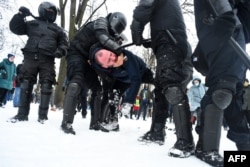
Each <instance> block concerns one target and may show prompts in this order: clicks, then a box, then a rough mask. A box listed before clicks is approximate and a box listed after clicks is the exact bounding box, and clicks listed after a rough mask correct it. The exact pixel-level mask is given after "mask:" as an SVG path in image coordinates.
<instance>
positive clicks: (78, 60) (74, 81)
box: [61, 12, 127, 134]
mask: <svg viewBox="0 0 250 167" xmlns="http://www.w3.org/2000/svg"><path fill="white" fill-rule="evenodd" d="M126 25H127V21H126V18H125V16H124V14H122V13H120V12H114V13H109V14H108V15H107V16H106V17H99V18H98V19H96V20H95V21H92V22H89V23H88V24H86V25H84V26H83V27H81V28H80V30H79V31H78V32H77V34H76V35H75V37H74V38H73V40H72V41H71V43H70V46H69V49H68V54H67V56H66V60H67V77H68V86H67V89H66V93H65V99H64V109H63V120H62V124H61V128H62V130H63V131H64V132H65V133H70V134H75V131H74V129H73V127H72V123H73V120H74V114H75V108H76V105H77V104H76V103H77V98H78V96H79V94H80V92H81V91H82V90H83V89H82V88H83V87H84V86H87V88H88V89H90V90H91V101H90V108H91V121H90V127H89V128H90V129H92V130H102V131H107V130H106V129H104V127H103V126H102V125H101V124H100V122H99V115H100V104H101V103H100V101H101V97H102V94H101V91H102V89H101V85H100V82H99V80H98V75H97V73H96V72H95V70H94V69H93V68H91V66H90V64H89V50H90V48H91V46H92V45H93V44H95V43H97V42H100V43H101V44H102V45H103V46H104V47H106V48H108V49H110V50H112V51H113V52H115V53H116V54H117V55H119V54H120V53H121V51H122V49H121V48H120V45H119V43H118V40H119V39H120V35H121V33H122V31H123V30H124V29H125V28H126ZM81 94H82V93H81Z"/></svg>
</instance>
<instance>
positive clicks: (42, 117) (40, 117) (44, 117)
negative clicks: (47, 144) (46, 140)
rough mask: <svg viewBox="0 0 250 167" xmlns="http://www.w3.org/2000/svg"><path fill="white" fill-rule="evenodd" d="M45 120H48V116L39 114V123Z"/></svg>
mask: <svg viewBox="0 0 250 167" xmlns="http://www.w3.org/2000/svg"><path fill="white" fill-rule="evenodd" d="M47 120H48V117H47V116H45V115H43V116H39V117H38V120H37V121H38V122H39V123H41V124H44V123H45V121H47Z"/></svg>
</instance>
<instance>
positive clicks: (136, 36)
mask: <svg viewBox="0 0 250 167" xmlns="http://www.w3.org/2000/svg"><path fill="white" fill-rule="evenodd" d="M130 29H131V33H132V41H133V43H134V44H135V45H136V46H139V45H141V44H142V42H143V38H142V32H143V29H144V27H143V26H142V25H141V24H140V22H138V21H136V20H133V21H132V24H131V26H130Z"/></svg>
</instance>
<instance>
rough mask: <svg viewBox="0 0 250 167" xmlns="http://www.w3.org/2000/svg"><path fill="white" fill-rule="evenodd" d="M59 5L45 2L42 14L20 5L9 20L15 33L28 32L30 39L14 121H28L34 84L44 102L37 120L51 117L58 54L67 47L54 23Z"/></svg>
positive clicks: (63, 53) (26, 46) (26, 49)
mask: <svg viewBox="0 0 250 167" xmlns="http://www.w3.org/2000/svg"><path fill="white" fill-rule="evenodd" d="M57 11H58V10H57V7H56V6H55V5H54V4H53V3H50V2H42V3H41V4H40V5H39V7H38V13H39V17H34V16H33V15H32V14H31V13H30V10H29V9H28V8H26V7H20V8H19V12H18V13H17V14H15V15H14V16H13V18H12V19H11V21H10V25H9V26H10V30H11V31H12V32H13V33H14V34H16V35H27V36H28V40H27V43H26V45H25V47H24V48H23V49H22V51H23V55H24V63H23V66H22V71H21V93H20V102H19V108H18V113H17V115H16V116H15V117H13V118H12V119H11V121H12V122H17V121H27V120H28V115H29V111H30V102H31V98H32V90H33V85H34V84H35V83H37V75H38V74H39V82H40V85H41V102H40V105H39V111H38V121H39V122H40V123H44V121H46V120H47V119H48V108H49V99H50V95H51V93H52V85H54V84H56V81H55V76H56V74H55V69H54V64H55V58H61V57H62V56H65V55H66V52H67V48H68V41H67V35H66V34H65V32H64V30H63V29H62V28H61V27H59V26H58V25H57V24H55V23H54V22H55V20H56V17H57ZM30 15H32V16H33V17H34V18H35V19H34V20H31V21H26V19H25V17H27V16H30Z"/></svg>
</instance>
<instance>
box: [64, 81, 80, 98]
mask: <svg viewBox="0 0 250 167" xmlns="http://www.w3.org/2000/svg"><path fill="white" fill-rule="evenodd" d="M80 90H81V88H80V86H79V85H78V84H77V83H70V84H69V85H68V88H67V94H68V95H70V96H78V95H79V94H80Z"/></svg>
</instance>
